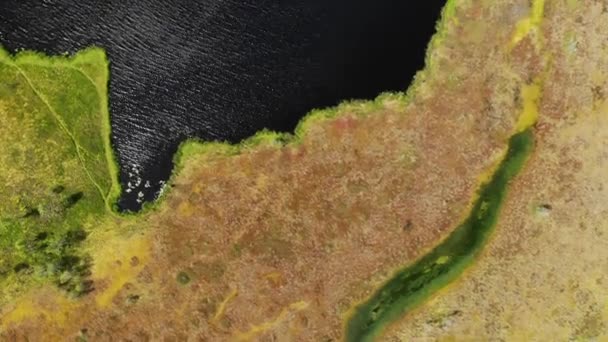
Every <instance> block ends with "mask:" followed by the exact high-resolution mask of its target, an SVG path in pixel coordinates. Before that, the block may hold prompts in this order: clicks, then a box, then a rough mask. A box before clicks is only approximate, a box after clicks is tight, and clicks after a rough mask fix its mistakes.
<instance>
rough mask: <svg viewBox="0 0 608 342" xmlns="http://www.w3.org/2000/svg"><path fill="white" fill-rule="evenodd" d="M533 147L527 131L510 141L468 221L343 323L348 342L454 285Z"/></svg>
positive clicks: (479, 246)
mask: <svg viewBox="0 0 608 342" xmlns="http://www.w3.org/2000/svg"><path fill="white" fill-rule="evenodd" d="M533 145H534V139H533V134H532V132H531V129H530V128H528V129H527V130H525V131H522V132H520V133H517V134H515V135H513V136H512V137H511V139H510V140H509V149H508V151H507V155H506V156H505V158H504V159H503V160H502V162H501V164H500V166H499V167H498V169H497V171H496V172H495V173H494V175H493V176H492V178H491V179H490V181H489V182H488V183H486V184H484V185H482V187H481V189H480V191H479V198H478V200H477V201H476V202H475V204H474V206H473V209H472V211H471V213H470V215H469V217H468V218H467V219H466V220H465V221H464V222H463V223H462V224H461V225H460V226H459V227H458V228H456V230H454V232H453V233H452V234H451V235H450V236H449V237H448V238H447V239H446V240H445V241H444V242H443V243H441V244H440V245H439V246H437V247H436V248H435V249H433V250H432V251H431V252H430V253H428V254H427V255H425V256H424V257H422V258H421V259H420V260H418V261H417V262H416V263H414V264H413V265H410V266H408V267H406V268H405V269H403V270H402V271H400V272H398V273H397V274H396V275H395V276H394V277H393V278H392V279H391V280H389V281H388V282H387V283H386V284H385V285H384V286H382V287H381V288H380V289H379V290H378V291H377V292H376V293H375V294H374V295H373V296H372V297H371V298H370V299H369V300H367V301H366V302H364V303H363V304H361V305H360V306H358V307H357V308H356V309H355V313H354V315H353V317H351V318H350V320H349V321H348V323H347V330H346V340H347V341H357V342H358V341H372V340H374V338H375V337H377V336H378V334H379V333H380V331H381V329H382V328H383V327H385V326H386V325H387V324H389V323H390V322H392V321H393V320H395V319H396V318H399V317H401V316H402V315H403V314H404V313H406V312H407V311H408V310H411V309H412V308H413V307H415V306H416V305H418V304H420V303H421V302H422V301H423V300H425V299H427V298H428V297H429V296H430V295H431V294H433V293H434V292H435V291H437V290H439V289H440V288H442V287H443V286H445V285H446V284H447V283H449V282H451V281H452V280H454V279H456V277H458V276H459V275H460V274H461V273H462V272H463V271H464V269H465V268H466V267H467V266H469V265H470V264H471V263H472V261H473V260H474V259H475V257H476V256H477V255H478V254H479V252H480V251H481V249H482V247H483V246H484V244H485V242H486V241H487V239H488V236H489V235H490V233H491V232H492V230H493V228H494V226H495V225H496V221H497V217H498V214H499V211H500V207H501V204H502V202H503V200H504V198H505V195H506V192H507V185H508V183H509V181H511V179H513V177H515V175H517V173H518V172H519V171H520V169H521V168H522V165H523V163H524V161H525V160H526V157H527V156H528V155H529V153H530V151H531V150H532V148H533Z"/></svg>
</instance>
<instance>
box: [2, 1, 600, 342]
mask: <svg viewBox="0 0 608 342" xmlns="http://www.w3.org/2000/svg"><path fill="white" fill-rule="evenodd" d="M396 43H398V42H396ZM7 58H12V57H7ZM14 63H17V64H18V63H19V61H18V59H17V61H16V62H14ZM27 72H28V70H25V71H24V74H26V73H27ZM16 84H18V83H16ZM21 86H23V87H24V88H23V89H25V88H26V86H27V85H26V84H25V83H24V82H22V84H21V85H16V86H15V87H21ZM29 86H31V84H30V85H29ZM0 90H2V89H0ZM24 91H25V90H24ZM30 92H31V90H30ZM41 92H42V93H43V92H44V89H42V90H40V92H38V93H41ZM0 94H3V93H0ZM606 94H608V5H606V3H604V2H602V1H591V0H563V1H562V0H546V1H539V0H534V1H528V0H501V1H494V0H450V1H449V2H448V4H447V5H446V8H445V9H444V12H443V19H442V22H441V24H440V25H439V26H438V33H437V35H436V36H435V37H434V39H433V40H432V42H431V43H430V45H429V49H428V52H427V66H426V68H425V70H423V71H421V72H420V73H419V74H418V75H417V77H416V80H415V82H414V84H413V85H412V87H411V88H410V89H409V90H408V92H407V94H405V93H398V94H384V95H381V96H379V97H378V98H377V99H376V100H375V101H373V102H372V101H370V102H363V101H361V102H351V103H345V104H342V105H340V106H338V107H336V108H332V109H328V110H323V111H317V112H313V113H311V114H310V115H309V116H308V117H307V118H306V119H304V120H303V122H302V123H301V124H300V126H298V129H297V130H296V134H295V135H284V134H272V133H263V134H260V135H258V136H257V138H252V139H249V140H248V141H246V142H245V143H243V144H241V145H239V146H230V145H227V144H214V143H211V144H201V143H197V142H190V143H187V144H186V145H184V146H183V148H182V150H181V153H180V155H179V156H178V158H177V161H178V167H177V169H176V172H175V174H174V176H173V177H172V179H171V182H170V184H171V185H170V187H169V188H168V189H167V191H166V193H165V194H164V195H163V196H162V198H161V199H160V201H159V203H158V204H156V205H155V206H154V207H153V208H150V209H148V210H146V211H145V212H144V213H142V214H140V215H137V216H134V217H124V216H121V215H117V214H110V213H108V212H105V213H104V212H103V209H99V210H100V211H99V214H96V215H98V216H91V217H94V219H89V221H90V224H87V225H85V226H84V230H86V231H87V232H88V236H87V239H86V240H85V241H83V242H82V246H80V247H78V249H77V250H78V251H81V252H82V253H86V254H87V255H89V256H90V258H91V260H92V261H91V263H92V265H91V268H90V272H89V273H90V274H89V275H88V278H87V279H90V281H91V282H92V283H91V284H92V285H90V286H91V287H90V288H88V287H87V288H86V291H82V292H83V294H80V293H79V295H78V296H76V297H75V298H71V297H69V296H67V295H66V294H65V293H64V292H63V291H61V290H59V289H57V287H56V286H55V285H53V284H48V283H45V282H42V281H40V282H32V283H31V284H30V283H27V284H28V286H27V289H25V290H22V291H19V290H11V291H8V290H7V291H3V292H2V294H1V295H0V340H8V341H26V340H29V341H55V340H75V341H78V340H81V341H82V340H87V341H340V340H343V339H345V336H346V333H345V331H346V329H347V323H348V321H349V319H350V318H351V317H352V316H353V314H354V312H355V311H356V310H357V306H358V305H359V304H360V303H362V302H365V301H366V300H368V299H369V298H370V296H372V295H373V294H374V293H375V292H376V290H377V289H378V288H380V287H381V286H382V285H383V284H385V283H386V282H387V281H388V280H389V279H391V277H392V275H393V274H394V273H395V272H397V271H398V270H400V269H402V268H403V267H404V266H407V265H410V264H413V263H415V262H416V260H418V259H419V258H421V257H423V256H424V255H425V254H427V253H428V252H430V251H431V250H432V249H433V248H434V247H435V246H437V245H438V244H439V243H440V242H441V241H444V240H446V239H447V238H448V237H449V236H450V233H452V232H453V231H454V229H455V228H456V227H458V226H459V224H460V223H461V222H462V221H463V220H464V219H465V218H466V217H467V216H468V215H469V213H470V212H471V210H472V208H473V204H474V202H475V201H476V199H477V196H478V192H477V191H478V189H480V187H481V186H482V185H483V184H484V183H487V182H488V181H489V179H490V178H491V177H492V174H493V173H494V171H495V170H496V169H497V167H498V165H499V164H500V162H501V160H502V159H503V157H504V156H505V154H506V152H507V148H508V146H509V139H510V138H511V137H512V136H513V135H514V134H515V133H517V132H521V131H522V130H524V129H528V128H529V127H531V128H530V129H531V132H532V135H533V136H534V140H535V145H534V149H533V150H532V152H531V153H530V156H529V157H528V160H527V161H526V162H525V164H524V167H523V169H522V171H521V172H520V174H519V175H517V177H515V178H514V179H513V181H511V182H509V183H508V185H507V187H508V193H507V196H506V197H505V199H504V201H503V205H502V207H501V208H500V211H499V213H498V216H497V223H496V226H495V228H494V231H493V232H492V235H491V237H490V239H489V240H488V242H487V243H486V245H485V246H484V248H483V251H482V252H481V254H479V255H478V256H476V258H475V259H474V261H473V262H472V265H471V266H470V267H468V268H467V269H466V270H465V271H464V273H463V274H461V275H460V276H459V277H458V279H457V280H456V281H455V282H452V283H450V284H448V285H447V286H446V287H444V288H442V289H440V290H439V291H437V292H435V293H433V294H432V297H431V298H430V299H429V300H427V301H422V303H421V304H420V305H419V306H418V307H417V308H415V309H413V310H411V311H408V312H405V313H404V314H403V315H402V316H401V317H400V318H399V319H397V320H396V321H386V323H387V324H386V327H385V328H384V329H383V330H382V333H381V334H379V335H378V340H386V341H434V340H445V341H472V340H475V341H477V340H507V341H532V340H534V341H549V340H551V341H562V340H564V341H565V340H577V339H578V340H588V339H593V338H596V339H599V340H601V339H602V338H604V339H608V323H606V322H608V234H607V233H608V201H607V200H608V184H607V182H608V173H607V172H606V171H605V170H607V169H608V97H607V98H605V95H606ZM38 95H40V94H38ZM32 96H33V95H32ZM52 96H58V95H53V94H52V93H50V92H49V93H48V94H46V96H45V95H44V93H43V96H40V98H46V99H47V100H49V101H47V102H48V103H47V104H50V105H49V108H51V110H50V111H51V112H57V113H58V114H62V113H60V110H52V104H53V102H52V101H51V100H52ZM4 100H6V99H5V98H2V97H0V115H1V116H2V117H4V116H7V117H9V116H10V108H12V107H10V106H8V105H4V107H3V102H2V101H4ZM7 101H8V100H7ZM14 101H22V102H24V105H23V106H24V108H30V107H33V106H34V104H30V103H28V102H27V97H23V96H22V97H20V98H19V99H17V100H14ZM7 103H8V102H7ZM23 106H22V107H23ZM15 108H17V107H15ZM13 125H15V127H17V126H18V125H19V123H18V122H17V121H15V123H13ZM0 129H1V128H0ZM77 138H78V137H76V138H75V139H76V140H77ZM0 139H2V138H0ZM2 143H3V144H5V143H6V144H9V143H10V142H9V141H2ZM76 145H77V146H78V144H76ZM76 152H78V148H76ZM66 153H67V152H66ZM85 155H86V154H85ZM75 160H76V159H75ZM81 161H82V160H81ZM74 163H76V161H74ZM85 169H86V168H85ZM103 177H105V176H99V179H102V178H103ZM83 186H84V185H83ZM0 190H2V189H0ZM100 190H101V189H100ZM103 190H104V191H102V192H103V193H106V192H108V193H109V192H111V186H110V185H108V186H107V187H103ZM1 193H2V192H1V191H0V194H1ZM85 196H86V193H85ZM85 198H86V197H85ZM109 198H111V197H110V196H109V195H108V196H106V197H105V198H104V200H108V199H109ZM101 203H102V204H101V205H100V208H101V207H103V202H101ZM7 210H8V209H7ZM15 210H16V209H15ZM89 221H87V222H89ZM2 222H3V221H0V223H2ZM74 253H76V252H74ZM78 253H80V252H78ZM0 261H1V259H0ZM438 262H439V261H438ZM0 266H1V263H0ZM0 271H1V270H0ZM59 278H60V277H59ZM18 279H20V278H18ZM59 282H61V278H60V280H59ZM7 284H8V283H7ZM0 286H2V284H1V283H0ZM6 286H7V287H6V288H11V289H13V287H9V286H8V285H6ZM75 286H80V285H75ZM85 292H86V293H85Z"/></svg>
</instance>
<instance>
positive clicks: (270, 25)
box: [0, 0, 445, 211]
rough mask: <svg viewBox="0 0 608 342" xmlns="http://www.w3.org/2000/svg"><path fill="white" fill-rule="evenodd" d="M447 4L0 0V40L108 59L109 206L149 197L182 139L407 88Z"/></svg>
mask: <svg viewBox="0 0 608 342" xmlns="http://www.w3.org/2000/svg"><path fill="white" fill-rule="evenodd" d="M444 2H445V1H444V0H424V1H407V0H399V1H397V0H374V1H371V0H367V1H363V0H349V1H347V0H282V1H278V0H272V1H270V0H200V1H194V0H192V1H185V0H182V1H178V0H140V1H131V0H129V1H125V0H103V1H101V0H1V1H0V44H2V45H3V46H5V47H6V48H8V49H9V50H15V49H21V48H25V49H33V50H38V51H44V52H46V53H53V54H56V53H63V52H76V51H77V50H79V49H82V48H84V47H88V46H91V45H96V46H100V47H103V48H105V49H106V50H107V52H108V55H109V57H110V61H111V80H110V110H111V120H112V130H113V132H112V142H113V146H114V148H115V150H116V153H117V156H118V160H119V163H120V169H121V175H120V178H121V179H120V180H121V183H122V184H123V188H124V189H128V190H127V191H129V192H126V191H125V192H123V195H122V197H121V200H120V202H119V206H120V207H121V208H122V209H123V210H132V211H135V210H138V209H139V208H140V206H141V203H142V202H145V201H151V200H153V199H154V198H155V197H156V196H157V194H158V192H159V190H160V189H161V187H162V185H163V184H164V182H165V181H166V180H167V179H168V178H169V175H170V174H171V169H172V156H173V154H174V153H175V151H176V150H177V146H178V145H179V143H180V142H181V141H183V140H184V139H186V138H188V137H199V138H201V139H203V140H221V141H229V142H238V141H240V140H242V139H244V138H246V137H248V136H250V135H252V134H254V133H255V132H256V131H258V130H260V129H262V128H269V129H272V130H277V131H292V130H293V129H294V128H295V125H296V124H297V122H298V121H299V119H300V118H301V117H302V116H304V115H305V114H306V113H307V112H308V111H309V110H311V109H313V108H320V107H327V106H332V105H335V104H337V103H339V102H341V101H342V100H347V99H355V98H357V99H371V98H374V97H375V96H376V95H378V94H379V93H381V92H383V91H388V90H404V89H406V88H407V86H408V84H409V83H410V81H411V79H412V77H413V75H414V74H415V72H416V71H417V70H419V69H421V68H422V67H423V64H424V54H425V50H426V46H427V44H428V42H429V39H430V37H431V36H432V34H433V33H434V28H435V22H436V21H437V20H438V18H439V13H440V10H441V7H442V6H443V4H444Z"/></svg>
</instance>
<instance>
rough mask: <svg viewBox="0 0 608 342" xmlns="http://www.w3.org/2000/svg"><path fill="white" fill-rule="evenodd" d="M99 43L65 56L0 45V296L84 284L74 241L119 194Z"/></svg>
mask: <svg viewBox="0 0 608 342" xmlns="http://www.w3.org/2000/svg"><path fill="white" fill-rule="evenodd" d="M107 81H108V61H107V59H106V57H105V53H104V52H103V51H102V50H101V49H89V50H86V51H83V52H81V53H79V54H77V55H75V56H73V57H71V58H65V57H46V56H42V55H39V54H35V53H30V52H23V53H20V54H18V55H16V56H14V57H12V56H10V55H9V54H8V53H7V52H5V51H3V50H1V49H0V118H1V120H2V124H0V141H1V144H2V146H3V148H2V153H0V169H1V170H2V172H1V173H0V198H2V202H1V203H0V289H1V291H2V292H3V295H0V302H2V299H3V298H7V297H11V296H12V295H13V294H15V293H17V292H19V291H21V290H24V289H26V288H27V287H28V285H31V284H33V283H36V282H39V281H41V280H44V279H51V280H52V281H53V282H55V283H56V284H57V285H58V286H60V287H62V288H64V289H66V290H67V291H68V292H69V293H71V294H73V295H81V294H83V293H85V292H87V291H88V290H89V289H90V283H89V281H87V280H86V278H87V275H88V274H89V267H90V260H89V258H88V257H87V256H86V255H84V254H83V253H81V252H79V251H78V245H79V244H81V243H82V242H83V241H84V240H85V239H86V237H87V235H88V233H89V232H91V231H92V230H94V229H95V228H96V226H97V224H98V222H99V220H100V218H101V217H102V216H104V215H107V214H108V213H110V212H112V208H111V203H112V202H113V200H114V198H116V196H117V195H118V194H119V192H120V190H119V186H118V182H117V181H116V176H117V172H116V165H115V163H114V160H113V156H112V153H111V149H110V148H109V147H110V142H109V134H110V125H109V116H108V110H107V92H106V88H107Z"/></svg>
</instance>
